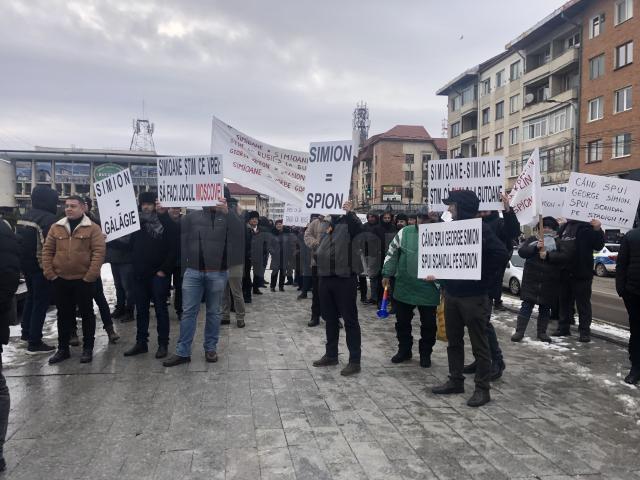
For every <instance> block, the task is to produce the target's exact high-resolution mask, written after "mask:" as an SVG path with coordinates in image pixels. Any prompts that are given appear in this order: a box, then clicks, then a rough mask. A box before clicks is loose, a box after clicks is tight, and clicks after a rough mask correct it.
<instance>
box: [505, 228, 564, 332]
mask: <svg viewBox="0 0 640 480" xmlns="http://www.w3.org/2000/svg"><path fill="white" fill-rule="evenodd" d="M542 225H543V228H544V230H543V239H540V238H538V237H533V236H532V237H529V238H528V239H527V240H525V241H524V243H523V244H522V246H521V247H520V249H519V250H518V255H520V256H521V257H522V258H524V259H526V262H525V264H524V271H523V274H522V288H521V290H520V298H521V300H522V304H521V306H520V311H519V313H518V319H517V323H516V331H515V332H514V334H513V335H512V336H511V341H512V342H520V341H521V340H522V339H523V338H524V334H525V332H526V331H527V325H528V324H529V319H530V318H531V314H532V313H533V308H534V307H535V306H536V305H538V328H537V332H538V335H537V336H538V340H540V341H541V342H548V343H550V342H551V337H550V336H549V334H548V333H547V327H548V326H549V320H550V318H551V307H552V305H554V304H555V303H556V302H557V301H558V293H559V286H558V284H559V283H560V279H561V275H562V272H561V266H562V265H563V264H566V260H567V259H566V257H567V255H566V252H563V251H562V250H561V249H560V248H559V245H558V243H559V242H558V240H557V238H556V237H557V234H558V228H559V225H558V222H557V221H556V219H555V218H553V217H544V219H543V220H542Z"/></svg>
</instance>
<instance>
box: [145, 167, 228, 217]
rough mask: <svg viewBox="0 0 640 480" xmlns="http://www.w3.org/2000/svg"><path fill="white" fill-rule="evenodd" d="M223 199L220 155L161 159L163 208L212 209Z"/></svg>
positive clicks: (159, 177)
mask: <svg viewBox="0 0 640 480" xmlns="http://www.w3.org/2000/svg"><path fill="white" fill-rule="evenodd" d="M222 198H224V179H223V177H222V158H221V157H220V155H201V156H194V157H161V158H158V200H159V201H160V203H161V204H162V206H163V207H213V206H216V205H218V200H220V199H222Z"/></svg>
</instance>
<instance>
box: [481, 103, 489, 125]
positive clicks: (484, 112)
mask: <svg viewBox="0 0 640 480" xmlns="http://www.w3.org/2000/svg"><path fill="white" fill-rule="evenodd" d="M487 123H489V107H487V108H484V109H482V125H486V124H487Z"/></svg>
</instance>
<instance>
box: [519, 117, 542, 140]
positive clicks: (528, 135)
mask: <svg viewBox="0 0 640 480" xmlns="http://www.w3.org/2000/svg"><path fill="white" fill-rule="evenodd" d="M522 128H523V131H524V139H523V140H524V141H525V142H526V141H527V140H533V139H535V138H540V137H544V136H545V135H546V134H547V117H546V116H544V117H538V118H534V119H531V120H527V121H526V122H524V125H523V126H522Z"/></svg>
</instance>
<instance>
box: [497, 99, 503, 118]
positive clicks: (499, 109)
mask: <svg viewBox="0 0 640 480" xmlns="http://www.w3.org/2000/svg"><path fill="white" fill-rule="evenodd" d="M501 118H504V101H502V102H498V103H496V120H500V119H501Z"/></svg>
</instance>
